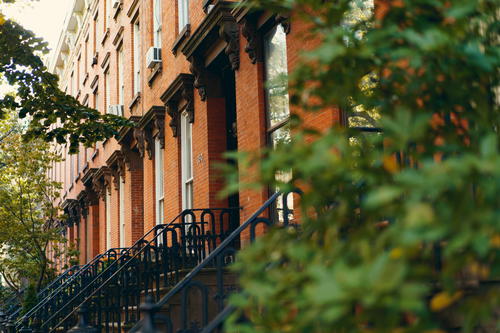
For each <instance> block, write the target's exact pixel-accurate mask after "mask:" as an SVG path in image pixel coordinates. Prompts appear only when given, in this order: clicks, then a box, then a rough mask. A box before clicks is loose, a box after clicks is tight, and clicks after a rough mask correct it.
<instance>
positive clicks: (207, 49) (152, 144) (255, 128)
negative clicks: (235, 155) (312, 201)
mask: <svg viewBox="0 0 500 333" xmlns="http://www.w3.org/2000/svg"><path fill="white" fill-rule="evenodd" d="M72 1H74V5H73V7H72V11H71V13H68V16H67V19H66V21H65V27H64V30H63V31H62V33H61V37H60V40H59V44H58V46H57V49H56V52H55V57H54V59H53V60H52V62H51V64H50V69H51V70H52V71H53V72H54V73H57V74H58V75H59V77H60V86H61V89H63V90H65V91H66V92H67V93H69V94H71V95H72V96H74V97H75V98H77V99H78V100H79V101H80V102H81V103H82V104H85V105H88V106H90V107H93V108H96V109H98V110H99V111H101V112H102V113H112V114H116V115H120V116H124V117H126V118H128V119H130V120H132V121H133V122H134V123H135V126H134V127H127V128H123V129H122V130H121V131H120V134H119V136H118V137H117V138H111V139H109V140H107V141H105V142H99V143H98V144H96V145H95V146H94V147H92V148H84V147H81V149H80V151H79V153H78V154H75V155H69V154H68V152H67V149H66V147H64V146H58V147H54V149H57V150H58V151H59V152H60V153H61V155H62V156H63V157H65V160H64V161H63V162H60V163H57V164H55V165H54V167H53V170H52V173H51V176H52V177H53V178H54V179H56V180H58V181H60V182H61V183H63V189H62V193H61V202H60V204H61V206H62V208H63V209H64V211H65V213H66V214H65V216H66V217H67V218H66V220H65V221H64V224H65V229H66V234H67V237H68V239H69V241H70V243H72V244H75V246H76V247H77V248H78V250H79V253H80V254H79V255H80V258H79V261H80V264H81V265H84V266H83V268H82V269H81V271H80V272H79V273H76V274H75V276H74V277H72V278H71V279H69V282H67V283H66V284H65V285H68V284H69V285H71V287H68V288H64V289H61V290H57V289H56V290H55V292H54V293H53V294H52V295H51V296H49V297H47V298H46V299H44V300H42V301H41V302H40V303H39V304H38V305H37V306H36V307H35V308H34V309H33V310H31V312H30V313H28V315H26V317H29V318H31V319H32V322H37V320H38V321H41V322H42V331H43V329H47V328H52V329H56V328H57V329H62V328H64V329H68V328H69V327H70V326H68V325H70V324H71V323H73V322H76V319H74V316H75V315H76V308H77V306H78V305H79V304H84V303H92V306H91V307H92V311H93V312H92V313H93V315H92V316H91V317H92V322H93V323H94V324H95V325H98V326H99V327H100V328H106V331H113V330H110V329H109V328H110V327H113V328H116V330H115V331H124V330H126V329H127V327H131V325H132V324H134V323H136V321H137V319H138V316H139V315H140V314H139V307H138V304H139V300H140V302H144V301H145V296H146V295H148V294H149V293H150V292H151V290H152V289H151V288H155V290H156V292H155V293H154V301H158V300H159V299H160V297H161V296H162V295H163V294H164V293H165V291H167V290H179V291H180V290H181V288H183V286H178V285H176V284H177V283H178V282H179V281H180V280H182V279H183V278H185V274H186V272H187V271H188V270H189V269H192V268H193V267H195V266H196V267H198V266H199V265H202V266H200V267H198V268H195V270H197V271H198V272H205V271H202V269H205V268H206V267H208V266H207V265H211V264H210V263H206V262H205V261H206V260H205V259H206V258H207V256H208V255H209V254H211V253H212V254H213V252H214V249H216V248H218V245H220V244H223V242H224V241H227V242H226V243H227V244H226V245H228V244H229V245H235V244H238V246H240V245H244V244H245V243H247V242H248V241H249V240H250V239H251V238H252V237H253V236H254V234H255V233H258V232H259V231H260V230H262V229H260V227H259V228H256V227H255V226H252V227H251V228H250V229H249V230H246V231H245V232H241V231H240V232H239V233H238V235H237V236H235V237H233V238H231V237H228V235H229V234H230V233H231V232H232V231H234V230H235V229H236V228H237V227H238V225H240V224H241V223H244V222H245V221H250V220H251V219H254V221H253V222H258V223H261V222H263V221H261V220H259V221H257V220H255V217H256V216H258V214H254V213H255V212H256V211H257V213H259V212H263V208H262V207H269V201H267V203H266V205H267V206H266V205H264V206H263V204H264V203H265V202H266V200H268V198H269V197H270V196H271V197H272V198H274V199H273V200H275V201H276V195H274V194H273V193H272V192H273V191H266V190H262V191H255V190H248V189H242V190H240V191H239V192H238V193H237V194H235V195H232V196H231V197H229V198H227V199H220V198H219V197H218V196H217V194H218V192H219V191H220V190H221V189H222V188H223V186H224V178H223V175H222V174H221V171H219V169H217V167H216V166H217V165H218V164H219V163H220V162H224V157H223V153H224V152H226V151H258V150H259V149H261V148H262V147H266V146H272V145H273V144H274V143H275V142H277V141H278V140H286V139H287V138H288V137H289V136H290V130H289V118H290V113H291V112H296V111H295V110H291V108H290V104H289V96H288V93H287V84H286V80H285V79H284V78H286V75H287V74H288V73H289V72H290V71H291V70H293V68H294V66H296V64H297V62H298V61H299V54H300V52H301V51H302V50H305V49H308V48H312V47H313V46H314V44H315V43H317V41H315V40H314V39H304V38H303V35H304V34H305V33H306V32H307V30H308V29H307V26H306V25H305V24H303V23H301V22H300V21H299V20H297V19H295V18H294V17H293V16H292V17H287V16H282V15H277V14H276V13H272V12H267V11H259V12H250V11H249V10H248V9H247V8H246V7H244V6H240V5H241V3H240V2H239V1H217V0H212V1H210V0H72ZM302 116H303V119H304V121H305V123H306V125H308V126H313V127H316V128H318V129H324V128H329V127H330V126H332V124H334V123H336V122H338V121H339V118H340V116H339V114H338V110H326V111H323V112H320V113H314V114H313V113H311V114H303V115H302ZM239 172H240V174H241V177H247V176H248V174H249V173H251V170H243V169H242V167H240V168H239ZM288 199H290V198H288ZM280 202H282V204H281V205H282V207H281V206H280V207H281V208H279V209H281V210H282V211H283V212H282V214H281V215H280V214H279V213H278V214H277V216H278V218H280V219H282V220H284V221H285V223H286V221H287V219H288V211H287V209H290V208H293V207H292V204H293V203H292V200H291V199H290V200H288V201H287V200H282V201H280ZM277 205H278V206H279V204H277ZM285 206H286V207H285ZM228 208H234V209H232V210H231V212H232V213H231V214H230V215H229V216H230V218H229V221H228V218H227V217H224V214H226V213H228V212H229V210H228ZM259 209H260V211H259ZM275 211H276V212H277V211H278V210H277V209H275ZM186 212H187V213H186ZM234 212H236V213H235V214H233V213H234ZM179 214H180V215H179ZM197 214H198V215H197ZM217 214H219V215H217ZM216 215H217V216H220V219H219V217H215V216H216ZM179 216H180V217H181V219H182V223H181V227H179V225H177V226H176V225H175V224H173V223H177V222H176V221H178V220H179ZM186 216H188V217H186ZM207 216H208V217H207ZM234 216H236V217H234ZM233 220H234V221H233ZM207 221H208V222H207ZM216 221H217V222H216ZM245 223H246V222H245ZM256 224H257V223H256ZM155 226H156V227H155ZM228 226H229V227H228ZM152 228H154V229H153V230H152ZM151 230H152V231H151ZM161 233H163V234H164V235H167V234H168V235H167V236H165V238H163V240H159V239H158V238H156V239H154V240H153V241H152V240H151V239H152V238H154V237H155V236H154V235H158V234H161ZM143 235H146V236H144V237H143ZM188 235H189V237H188ZM156 237H157V236H156ZM188 238H189V239H188ZM228 238H231V239H232V240H231V242H232V243H229V240H228ZM138 240H139V242H137V241H138ZM151 242H154V246H153V245H152V244H153V243H151ZM123 249H124V250H123ZM226 250H228V249H226ZM226 250H224V251H226ZM151 251H153V252H151ZM229 252H230V251H229V250H228V253H229ZM146 253H149V254H147V255H146ZM100 254H101V255H100ZM230 256H232V254H231V255H230ZM130 258H132V259H134V260H135V259H137V260H139V259H140V260H142V261H144V260H146V261H144V263H140V264H138V266H134V267H136V271H135V272H136V273H135V275H134V278H133V279H132V278H131V276H129V275H127V274H129V273H127V272H128V270H130V267H131V266H133V265H136V264H135V263H136V262H137V261H133V260H132V259H130ZM165 258H167V259H165ZM58 260H59V264H61V265H62V264H63V263H64V261H65V260H67V258H59V259H58ZM109 260H112V261H113V262H114V261H117V262H119V263H118V264H117V265H118V267H120V268H119V269H118V272H122V273H123V274H124V275H120V277H119V278H116V279H115V280H113V281H114V282H113V281H112V279H114V276H115V275H113V276H111V277H110V278H109V279H110V280H107V281H106V280H102V275H103V274H104V273H103V272H107V271H108V270H109V269H108V268H107V267H108V266H106V264H105V261H109ZM142 261H141V262H142ZM225 261H228V262H229V261H230V260H229V259H228V258H224V262H225ZM113 264H114V263H113ZM158 265H163V266H161V267H160V266H158ZM169 265H170V266H169ZM197 265H198V266H197ZM111 266H112V265H111ZM167 266H168V267H167ZM151 267H153V268H154V267H157V268H158V269H156V268H155V269H156V270H155V269H153V270H151ZM145 272H149V273H147V274H146V273H145ZM221 272H222V271H221ZM122 273H120V274H122ZM130 274H131V273H130ZM194 275H195V274H193V275H192V276H194ZM192 276H191V277H192ZM89 277H90V278H89ZM191 277H190V278H191ZM162 279H163V280H162ZM169 279H171V280H169ZM207 279H208V281H212V280H210V279H215V277H214V276H212V277H208V278H207ZM217 279H218V280H217V281H218V282H217V285H218V288H219V291H218V292H217V295H215V296H214V297H213V299H218V300H219V301H217V305H214V304H212V305H210V304H208V302H204V303H203V309H204V310H200V311H198V310H196V311H194V312H191V315H193V313H194V316H195V317H199V316H201V314H202V313H203V314H205V313H206V316H205V315H203V316H202V317H203V318H201V319H200V318H199V320H198V319H197V320H194V319H193V320H190V321H192V322H193V323H194V322H201V323H202V325H206V324H207V322H208V317H209V313H210V318H213V317H214V316H215V315H216V313H217V312H212V311H213V309H215V308H217V309H218V311H221V310H222V307H223V302H222V299H223V298H224V297H225V296H224V297H223V295H224V294H225V291H223V290H226V289H228V288H225V289H224V288H223V286H224V283H222V275H219V274H217ZM89 281H90V282H89ZM125 281H129V282H127V283H125ZM130 281H133V282H130ZM228 281H232V280H231V278H230V277H228V278H227V280H226V282H225V283H226V284H227V283H229V282H228ZM189 283H191V282H189ZM210 283H211V285H214V284H215V282H213V283H212V282H210ZM210 283H209V284H210ZM113 284H114V285H115V286H116V285H121V289H120V290H121V291H119V292H118V291H116V289H113V288H111V287H110V288H108V287H109V286H110V285H113ZM129 284H132V285H133V286H134V287H132V285H130V286H129ZM229 284H231V283H229ZM233 284H234V283H233ZM167 287H168V288H167ZM198 287H199V285H198ZM233 287H234V286H232V287H231V288H233ZM134 288H135V289H134ZM169 288H172V289H169ZM176 288H177V289H176ZM200 288H201V287H200ZM207 288H208V289H206V290H209V289H210V288H212V287H207ZM202 289H203V288H202ZM202 289H200V290H202ZM212 289H213V288H212ZM212 289H210V290H212ZM229 289H230V288H229ZM233 289H234V288H233ZM68 290H71V292H69V291H68ZM113 290H115V291H113ZM129 290H130V292H131V290H135V291H134V292H136V293H135V294H133V295H132V294H128V292H129ZM203 290H205V289H203ZM103 292H109V293H110V294H109V295H108V296H103V297H102V298H99V299H101V300H102V302H105V303H106V304H107V302H108V301H109V300H110V299H115V298H114V297H115V296H116V295H115V294H113V293H115V292H118V293H119V296H117V297H118V298H116V300H117V301H116V302H118V305H116V308H113V309H114V310H112V311H111V310H110V309H111V308H110V307H105V309H107V310H103V309H104V308H102V307H101V306H102V303H101V301H98V302H97V301H96V297H95V295H97V294H96V293H103ZM211 292H212V291H210V293H211ZM213 292H215V291H213ZM63 294H64V295H63ZM134 297H135V298H134ZM187 299H188V298H185V302H188V301H187ZM201 299H205V298H204V296H203V297H201ZM132 300H133V301H132ZM199 300H200V297H198V298H196V300H195V301H192V302H191V301H189V302H190V304H191V303H192V304H198V303H197V302H199ZM113 302H115V301H113ZM54 304H56V305H57V306H56V305H54ZM113 304H115V303H113ZM124 304H125V305H124ZM130 304H134V306H135V307H134V308H131V305H130ZM186 304H187V303H186ZM186 304H184V306H182V309H183V310H182V311H188V310H189V306H187V305H186ZM129 305H130V306H129ZM51 306H53V307H51ZM47 308H48V310H47ZM103 311H104V312H103ZM179 311H180V310H179ZM103 313H106V315H104V314H103ZM186 313H187V312H186ZM102 316H104V317H102ZM186 316H187V315H184V314H183V315H181V314H180V313H178V314H176V315H175V316H174V317H175V318H177V319H174V321H173V323H172V325H173V326H172V327H183V328H184V329H187V326H188V320H187V319H186V318H187V317H186ZM181 317H182V318H184V319H185V320H184V319H183V321H182V323H181V322H180V319H179V318H181ZM40 318H42V319H40ZM71 318H73V319H72V320H73V321H71V320H70V319H71ZM191 319H192V318H191ZM127 325H129V326H127ZM189 325H190V324H189ZM167 331H168V330H167Z"/></svg>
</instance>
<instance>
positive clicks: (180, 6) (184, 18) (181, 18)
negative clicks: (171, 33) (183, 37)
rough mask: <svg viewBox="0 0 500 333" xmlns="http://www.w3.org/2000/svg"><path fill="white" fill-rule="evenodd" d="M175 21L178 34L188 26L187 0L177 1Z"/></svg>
mask: <svg viewBox="0 0 500 333" xmlns="http://www.w3.org/2000/svg"><path fill="white" fill-rule="evenodd" d="M177 20H178V22H179V33H180V32H181V31H182V29H184V27H185V26H186V25H188V24H189V0H177Z"/></svg>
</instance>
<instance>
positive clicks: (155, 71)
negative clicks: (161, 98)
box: [148, 62, 163, 87]
mask: <svg viewBox="0 0 500 333" xmlns="http://www.w3.org/2000/svg"><path fill="white" fill-rule="evenodd" d="M162 69H163V63H161V62H160V63H158V64H156V65H155V67H153V71H152V72H151V75H150V76H149V78H148V86H150V87H151V86H152V85H153V82H154V81H155V79H156V78H157V77H158V75H159V74H160V73H161V72H162Z"/></svg>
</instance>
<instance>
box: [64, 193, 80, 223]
mask: <svg viewBox="0 0 500 333" xmlns="http://www.w3.org/2000/svg"><path fill="white" fill-rule="evenodd" d="M61 208H62V209H63V210H64V213H65V214H66V216H67V218H66V225H67V226H68V227H71V226H73V224H76V225H78V224H79V223H80V216H81V215H80V205H79V202H78V200H75V199H66V200H64V202H63V203H62V205H61Z"/></svg>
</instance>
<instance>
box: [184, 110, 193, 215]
mask: <svg viewBox="0 0 500 333" xmlns="http://www.w3.org/2000/svg"><path fill="white" fill-rule="evenodd" d="M192 138H193V124H191V123H190V122H189V116H188V114H187V112H183V113H182V114H181V172H182V209H191V208H193V145H192V140H193V139H192Z"/></svg>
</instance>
